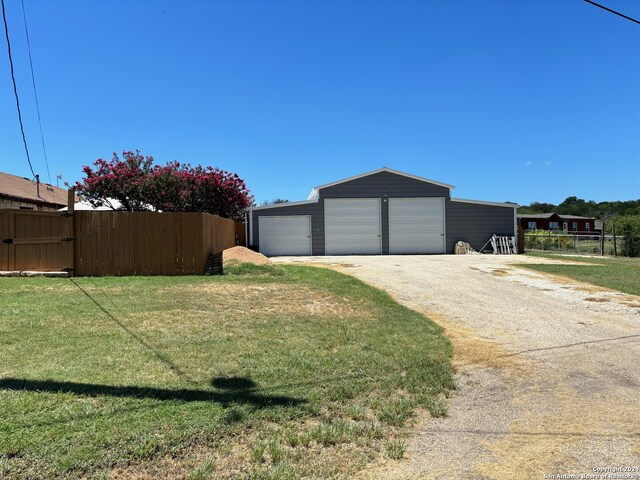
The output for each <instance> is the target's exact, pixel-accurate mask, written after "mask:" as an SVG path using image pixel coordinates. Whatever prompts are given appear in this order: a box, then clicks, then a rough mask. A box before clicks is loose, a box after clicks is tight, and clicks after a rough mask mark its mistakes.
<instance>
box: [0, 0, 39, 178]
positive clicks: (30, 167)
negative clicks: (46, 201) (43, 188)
mask: <svg viewBox="0 0 640 480" xmlns="http://www.w3.org/2000/svg"><path fill="white" fill-rule="evenodd" d="M0 3H2V19H3V20H4V34H5V36H6V37H7V53H8V55H9V66H10V68H11V80H12V81H13V94H14V95H15V97H16V107H17V109H18V122H20V132H21V133H22V143H24V151H25V153H26V154H27V162H29V169H31V174H32V175H33V176H34V177H35V176H36V173H35V172H34V171H33V165H31V157H30V156H29V147H27V137H26V136H25V134H24V125H23V124H22V113H21V112H20V99H19V98H18V87H17V86H16V76H15V73H14V71H13V58H12V57H11V42H10V41H9V26H8V25H7V13H6V12H5V9H4V0H0Z"/></svg>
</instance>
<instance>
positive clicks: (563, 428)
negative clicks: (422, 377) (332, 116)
mask: <svg viewBox="0 0 640 480" xmlns="http://www.w3.org/2000/svg"><path fill="white" fill-rule="evenodd" d="M276 261H278V262H304V263H318V264H324V265H328V266H332V267H333V268H337V269H339V270H341V271H344V272H346V273H349V274H352V275H354V276H356V277H358V278H360V279H362V280H364V281H366V282H368V283H370V284H372V285H375V286H377V287H379V288H382V289H384V290H387V291H388V292H389V293H390V294H392V295H393V296H394V297H395V298H396V299H397V300H398V301H400V302H401V303H403V304H405V305H407V306H409V307H411V308H414V309H416V310H420V311H422V312H424V313H425V314H426V315H427V316H429V317H430V318H432V319H433V320H434V321H436V322H437V323H439V324H440V325H442V326H443V327H445V328H446V330H447V335H448V336H449V337H450V338H451V340H452V342H453V344H454V348H455V358H454V363H455V365H456V369H457V383H458V389H457V390H456V392H455V393H454V395H453V397H452V398H451V399H450V402H449V416H448V417H447V418H442V419H429V420H426V421H424V422H421V423H420V424H418V425H417V427H416V431H415V435H414V436H413V437H412V438H411V439H410V441H409V442H408V448H407V455H406V458H405V459H404V460H402V461H400V462H390V461H389V462H383V463H380V464H378V465H374V466H372V467H371V468H370V469H369V470H367V471H366V472H365V473H364V476H365V477H369V478H389V479H398V478H400V479H401V478H438V479H447V478H452V479H458V478H470V479H476V478H478V479H485V478H498V479H535V478H541V479H542V478H545V477H544V476H545V475H563V474H564V475H572V474H573V475H578V476H577V477H575V478H580V477H579V475H580V474H595V473H598V471H597V470H596V469H598V468H607V467H631V468H633V467H635V468H638V467H639V466H640V460H639V459H640V395H639V392H640V390H639V386H640V357H639V353H640V347H639V344H640V342H639V341H640V297H634V296H630V295H626V294H622V293H618V292H613V291H608V290H605V289H602V288H599V287H594V286H591V285H587V284H582V283H578V282H574V281H568V280H565V279H562V278H559V277H553V276H549V275H543V274H539V273H535V272H533V271H529V270H526V269H523V268H521V267H519V266H518V265H517V264H518V263H554V262H555V261H554V260H547V259H540V258H531V257H525V256H493V255H466V256H462V255H461V256H449V255H446V256H444V255H443V256H383V257H358V256H349V257H304V258H300V257H287V258H285V257H281V258H279V259H276ZM631 475H637V476H635V477H633V476H632V477H628V478H638V479H640V471H639V470H636V471H635V472H632V473H631ZM546 478H553V477H546ZM557 478H560V477H557ZM565 478H567V477H565ZM582 478H593V477H582ZM602 478H607V477H602ZM620 478H623V477H620Z"/></svg>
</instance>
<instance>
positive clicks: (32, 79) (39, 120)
mask: <svg viewBox="0 0 640 480" xmlns="http://www.w3.org/2000/svg"><path fill="white" fill-rule="evenodd" d="M22 18H23V19H24V33H25V35H26V37H27V50H28V51H29V66H30V67H31V83H32V84H33V96H34V97H35V99H36V112H38V125H39V126H40V140H42V151H43V152H44V162H45V165H46V166H47V177H48V178H49V185H51V187H53V183H51V172H50V171H49V158H48V157H47V147H45V144H44V134H43V133H42V119H41V118H40V105H39V103H38V92H37V91H36V77H35V74H34V73H33V60H32V59H31V42H29V29H28V28H27V13H26V11H25V8H24V0H22ZM51 193H52V194H53V201H54V202H55V201H56V198H55V190H54V191H52V192H51Z"/></svg>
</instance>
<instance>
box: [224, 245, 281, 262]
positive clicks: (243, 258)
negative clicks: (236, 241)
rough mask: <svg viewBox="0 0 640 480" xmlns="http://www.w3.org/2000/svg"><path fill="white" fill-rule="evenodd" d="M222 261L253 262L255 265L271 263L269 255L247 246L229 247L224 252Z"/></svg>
mask: <svg viewBox="0 0 640 480" xmlns="http://www.w3.org/2000/svg"><path fill="white" fill-rule="evenodd" d="M222 262H223V263H229V262H235V263H253V264H254V265H265V264H267V263H271V260H269V259H268V258H267V257H265V256H264V255H262V254H261V253H258V252H254V251H253V250H249V249H248V248H245V247H240V246H238V247H232V248H227V249H226V250H224V251H223V252H222Z"/></svg>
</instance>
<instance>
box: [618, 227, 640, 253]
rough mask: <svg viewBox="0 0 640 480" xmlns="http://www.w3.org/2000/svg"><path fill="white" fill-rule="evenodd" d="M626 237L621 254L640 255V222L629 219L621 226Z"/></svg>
mask: <svg viewBox="0 0 640 480" xmlns="http://www.w3.org/2000/svg"><path fill="white" fill-rule="evenodd" d="M620 235H621V236H622V237H624V240H623V241H622V245H621V247H620V254H621V255H623V256H625V257H640V222H633V221H627V222H624V223H623V224H622V226H621V228H620Z"/></svg>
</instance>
